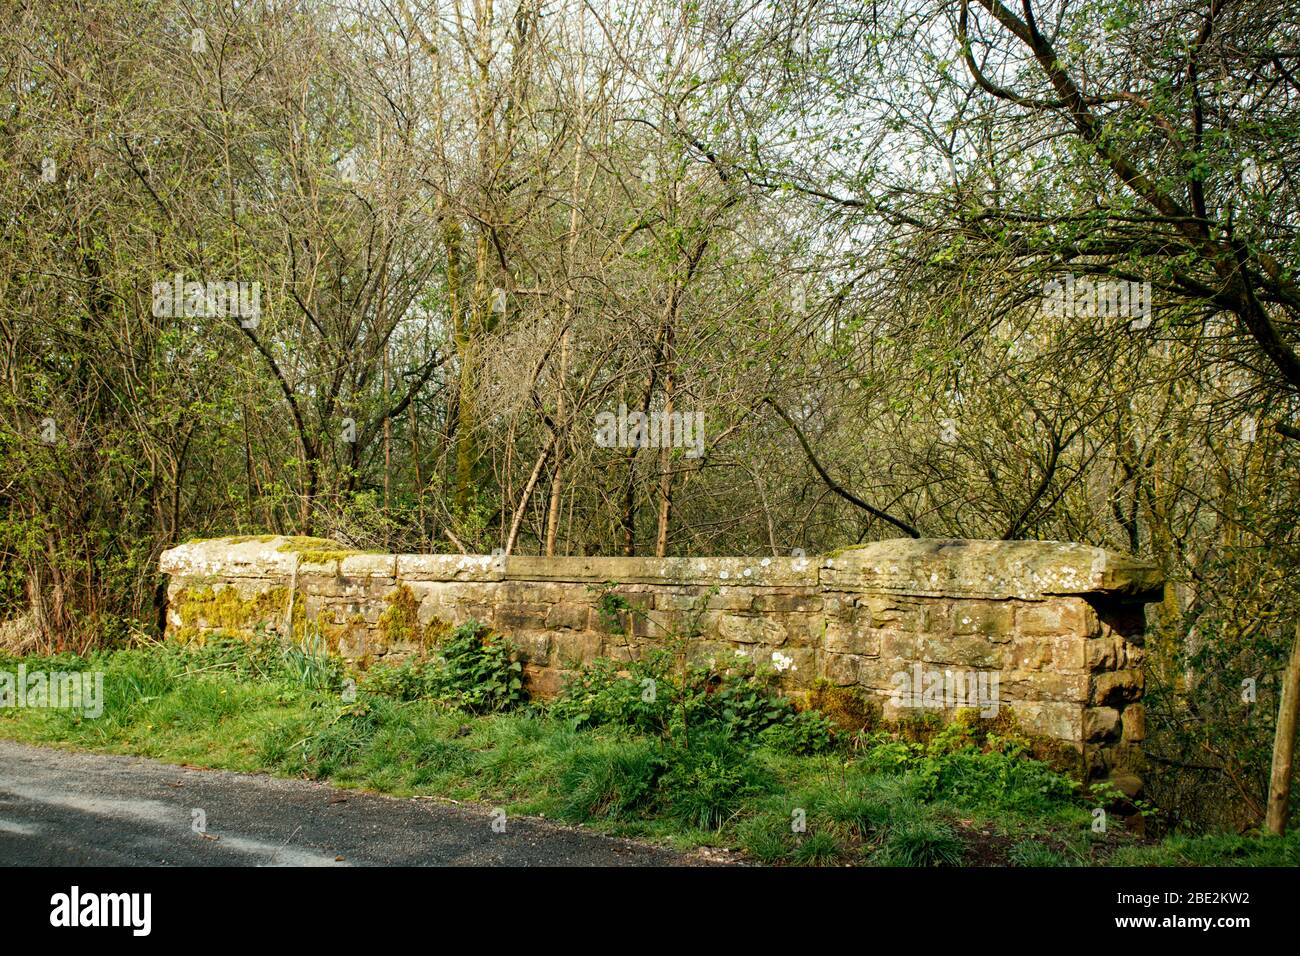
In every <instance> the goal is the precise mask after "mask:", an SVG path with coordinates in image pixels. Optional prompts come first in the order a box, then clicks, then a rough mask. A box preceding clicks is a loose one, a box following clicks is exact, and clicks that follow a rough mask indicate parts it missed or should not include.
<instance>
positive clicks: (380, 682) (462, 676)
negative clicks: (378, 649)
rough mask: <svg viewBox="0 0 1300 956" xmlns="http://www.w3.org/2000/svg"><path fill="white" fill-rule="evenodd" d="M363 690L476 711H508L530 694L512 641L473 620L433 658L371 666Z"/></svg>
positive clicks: (444, 640) (460, 629)
mask: <svg viewBox="0 0 1300 956" xmlns="http://www.w3.org/2000/svg"><path fill="white" fill-rule="evenodd" d="M365 689H366V690H367V691H369V692H370V693H373V694H379V695H382V696H384V697H392V698H395V699H397V700H406V701H409V700H422V699H429V700H440V701H443V702H445V703H447V704H450V705H452V706H454V707H457V708H459V709H461V710H465V711H468V712H470V713H474V714H488V713H497V712H500V711H506V710H511V709H513V708H515V707H517V706H519V705H520V704H522V703H524V702H525V701H526V700H527V699H528V695H527V691H525V690H524V684H523V665H521V664H520V663H519V661H518V659H517V658H516V656H515V654H514V652H513V650H512V649H511V647H510V644H509V643H508V642H507V641H506V639H505V638H504V637H503V636H501V635H500V634H498V633H497V632H496V631H493V630H492V629H491V628H489V627H488V626H487V625H486V624H483V623H481V622H479V621H476V620H472V619H471V620H469V621H466V622H465V623H464V624H461V625H460V626H459V627H457V628H456V629H455V630H453V631H452V632H451V633H450V634H448V635H447V636H446V637H445V638H444V639H443V641H442V643H441V644H440V645H439V647H438V650H437V653H436V655H435V656H434V657H432V658H428V659H423V660H410V661H405V662H403V663H402V664H400V665H398V666H397V667H386V666H383V665H378V666H376V667H372V668H371V669H370V670H369V671H368V672H367V674H366V677H365Z"/></svg>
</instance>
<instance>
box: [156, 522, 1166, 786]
mask: <svg viewBox="0 0 1300 956" xmlns="http://www.w3.org/2000/svg"><path fill="white" fill-rule="evenodd" d="M162 570H163V571H164V572H165V573H167V574H169V575H170V576H171V583H170V588H169V592H168V595H169V609H168V618H167V620H168V627H167V630H168V635H169V637H171V638H174V639H179V640H192V639H201V638H202V636H203V635H204V634H207V633H210V632H212V631H218V630H224V631H229V632H235V633H242V634H251V633H253V632H255V631H256V630H258V629H264V630H266V631H270V632H276V633H280V634H286V633H288V634H293V635H294V636H296V637H298V638H300V639H301V638H302V636H303V635H304V634H312V635H314V634H319V635H321V637H322V638H323V639H324V640H325V641H326V642H327V643H328V645H329V647H330V648H331V649H332V650H334V651H337V652H338V653H340V654H342V655H343V656H345V657H347V658H350V659H354V660H357V661H359V662H360V663H362V664H367V663H371V662H373V661H375V660H379V659H383V658H389V659H394V658H399V657H401V656H403V655H409V654H412V653H416V652H419V651H420V650H422V649H424V648H426V647H429V646H432V645H433V644H434V643H436V641H437V640H438V638H439V637H441V636H442V634H444V633H446V632H447V631H448V630H449V629H450V628H451V627H453V626H455V625H457V624H460V623H462V622H463V621H465V620H467V619H469V618H476V619H478V620H481V621H484V622H486V623H488V624H490V625H492V626H493V627H494V628H496V629H498V630H499V631H501V632H503V633H505V634H506V635H508V636H509V638H510V639H511V641H512V642H513V643H514V644H515V646H516V647H517V648H518V649H519V651H520V653H521V655H522V657H523V659H524V660H525V673H526V677H527V682H528V684H529V685H530V688H531V690H532V692H533V693H534V694H537V695H539V696H549V695H552V694H554V693H556V692H557V691H558V690H559V689H560V688H561V686H562V684H563V681H564V678H565V676H566V674H567V673H569V672H571V671H573V670H574V669H576V668H578V667H580V666H581V665H582V664H583V663H585V662H587V661H590V660H592V659H594V658H597V657H610V658H613V659H615V660H629V659H633V658H636V657H637V656H638V655H640V654H642V653H643V652H644V651H645V650H646V649H647V648H648V647H651V646H654V645H656V644H663V643H664V642H666V641H668V640H671V639H672V638H673V637H674V636H675V635H676V636H680V635H683V634H691V635H694V636H692V637H691V638H690V639H689V640H688V641H687V646H688V647H689V652H690V653H691V655H692V656H694V657H695V658H696V659H697V660H708V659H713V660H716V661H719V662H725V661H726V660H727V659H729V658H731V657H733V656H734V655H737V654H743V655H745V656H747V657H750V658H753V659H754V660H755V661H757V662H760V663H773V664H774V665H775V666H776V667H777V668H778V669H780V670H782V673H783V679H784V680H785V681H786V682H787V683H788V684H789V686H790V687H791V688H792V689H795V688H800V687H807V686H809V685H810V684H811V683H812V682H814V681H816V680H818V679H820V678H824V679H826V680H828V681H830V682H832V683H833V684H836V685H841V686H854V687H859V688H862V689H863V690H865V691H867V692H868V693H869V694H870V695H871V696H872V697H874V698H875V699H876V700H878V701H879V702H880V704H881V706H882V708H883V714H884V716H885V717H886V718H896V717H898V716H900V715H901V714H902V713H904V712H905V711H907V710H912V709H920V710H936V711H938V712H942V713H947V714H951V713H952V712H953V711H954V710H955V709H956V708H957V706H958V705H959V704H966V705H967V706H972V707H976V708H978V709H981V710H982V711H985V712H986V714H988V713H991V712H992V711H994V710H998V709H1001V708H1011V709H1012V710H1013V711H1014V712H1015V715H1016V718H1017V720H1018V722H1019V725H1020V726H1021V727H1022V728H1023V729H1024V730H1025V731H1027V732H1029V733H1031V734H1035V735H1038V736H1041V737H1045V738H1051V739H1054V740H1056V741H1061V742H1064V743H1066V744H1068V745H1070V746H1071V747H1072V748H1073V749H1074V751H1075V752H1077V754H1078V756H1079V760H1080V768H1081V769H1082V770H1084V772H1085V773H1086V774H1087V775H1088V776H1089V777H1105V776H1109V777H1116V778H1120V777H1128V776H1129V775H1131V774H1132V773H1133V772H1134V771H1135V770H1136V769H1137V768H1138V767H1139V765H1140V744H1141V741H1142V738H1143V723H1144V721H1143V707H1142V690H1143V676H1142V653H1143V651H1142V642H1143V631H1144V614H1143V604H1144V603H1146V601H1148V600H1151V599H1152V598H1153V597H1154V596H1155V594H1156V592H1157V591H1158V589H1159V587H1160V586H1161V581H1160V578H1159V575H1158V573H1157V572H1156V571H1155V569H1154V568H1152V567H1151V566H1149V565H1146V564H1144V563H1142V562H1139V561H1136V560H1134V559H1131V558H1127V557H1125V556H1122V555H1118V554H1113V553H1110V552H1107V551H1103V550H1100V549H1097V548H1091V547H1086V546H1083V545H1078V544H1064V543H1058V542H1036V541H1011V542H1005V541H951V540H937V539H921V540H913V539H898V540H892V541H882V542H877V543H874V544H870V545H866V546H864V547H860V548H855V549H851V550H848V551H844V552H841V553H838V554H835V555H832V556H830V557H823V558H787V557H781V558H663V559H657V558H596V557H563V558H541V557H528V556H510V557H500V556H496V557H494V556H465V555H432V554H399V555H392V554H365V553H358V552H353V551H348V550H345V549H342V548H341V547H340V546H338V545H335V544H332V543H330V542H322V541H320V540H317V539H293V538H275V537H261V538H226V539H218V540H211V541H199V542H193V543H190V544H185V545H182V546H180V547H177V548H173V549H172V550H170V551H167V552H166V553H165V554H164V555H163V556H162ZM610 582H617V583H616V584H611V583H610ZM936 678H937V679H938V684H937V685H936V683H935V681H936ZM967 679H969V680H970V681H971V683H965V681H966V680H967ZM994 681H996V683H994ZM936 686H937V687H938V689H937V690H936ZM968 688H969V689H970V690H971V691H974V690H976V689H979V690H980V692H979V693H978V694H977V693H967V689H968ZM913 690H915V692H916V693H915V694H912V693H910V692H911V691H913ZM959 695H960V696H959Z"/></svg>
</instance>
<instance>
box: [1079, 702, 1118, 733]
mask: <svg viewBox="0 0 1300 956" xmlns="http://www.w3.org/2000/svg"><path fill="white" fill-rule="evenodd" d="M1083 733H1084V736H1085V737H1086V738H1087V739H1088V740H1089V741H1100V740H1110V739H1112V738H1114V737H1116V736H1118V734H1119V711H1118V710H1116V709H1115V708H1114V707H1089V708H1088V709H1087V710H1085V711H1084V712H1083Z"/></svg>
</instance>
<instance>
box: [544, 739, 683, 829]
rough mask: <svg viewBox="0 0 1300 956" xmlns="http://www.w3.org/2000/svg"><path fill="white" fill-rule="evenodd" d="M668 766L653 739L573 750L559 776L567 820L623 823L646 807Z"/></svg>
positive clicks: (661, 751) (599, 744) (599, 743)
mask: <svg viewBox="0 0 1300 956" xmlns="http://www.w3.org/2000/svg"><path fill="white" fill-rule="evenodd" d="M666 766H667V762H666V760H665V759H664V755H663V748H662V747H661V746H660V744H659V743H658V742H657V741H654V740H645V739H641V740H618V739H614V740H601V741H598V742H597V743H596V744H595V745H594V746H592V747H588V748H583V749H579V750H575V751H574V752H573V754H572V756H571V757H570V759H569V760H568V762H567V763H566V765H565V767H564V770H563V772H562V773H561V775H560V789H561V790H562V791H563V792H564V793H566V794H568V795H569V796H568V799H567V800H566V802H565V804H564V808H563V816H564V818H565V819H567V820H574V821H577V822H583V823H585V822H587V821H589V820H596V819H609V820H614V819H625V818H627V817H629V816H631V815H632V814H634V813H635V812H637V811H639V810H642V809H644V808H645V807H647V806H648V805H649V804H650V803H651V802H652V801H653V800H654V799H655V796H656V785H657V784H658V782H659V778H660V776H661V775H662V774H663V772H664V769H665V767H666Z"/></svg>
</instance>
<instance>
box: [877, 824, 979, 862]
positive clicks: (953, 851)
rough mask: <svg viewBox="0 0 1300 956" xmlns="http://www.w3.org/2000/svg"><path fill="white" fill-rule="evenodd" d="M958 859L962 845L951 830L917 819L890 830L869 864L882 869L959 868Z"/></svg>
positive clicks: (960, 857)
mask: <svg viewBox="0 0 1300 956" xmlns="http://www.w3.org/2000/svg"><path fill="white" fill-rule="evenodd" d="M961 859H962V847H961V841H960V840H958V839H957V836H956V834H954V833H953V831H952V827H950V826H948V825H947V824H946V823H941V822H939V821H936V820H932V819H925V818H917V819H913V820H905V821H903V822H902V823H900V824H899V825H898V826H897V827H893V828H891V829H890V830H889V832H888V833H887V835H886V836H885V842H884V844H883V845H882V846H881V848H880V850H879V851H877V853H876V855H875V856H874V857H873V858H872V862H873V863H879V864H881V865H882V866H959V865H960V864H961Z"/></svg>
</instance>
